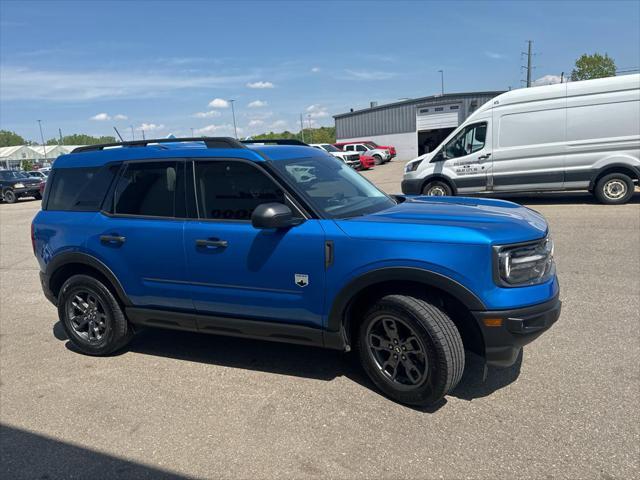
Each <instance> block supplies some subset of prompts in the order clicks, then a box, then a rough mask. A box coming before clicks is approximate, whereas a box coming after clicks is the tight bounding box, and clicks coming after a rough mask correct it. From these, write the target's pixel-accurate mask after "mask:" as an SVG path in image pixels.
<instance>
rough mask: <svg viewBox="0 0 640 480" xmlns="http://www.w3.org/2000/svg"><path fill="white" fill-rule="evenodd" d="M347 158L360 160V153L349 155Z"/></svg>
mask: <svg viewBox="0 0 640 480" xmlns="http://www.w3.org/2000/svg"><path fill="white" fill-rule="evenodd" d="M347 160H349V161H355V160H360V155H347Z"/></svg>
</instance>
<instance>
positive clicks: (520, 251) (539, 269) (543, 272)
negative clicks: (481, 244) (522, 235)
mask: <svg viewBox="0 0 640 480" xmlns="http://www.w3.org/2000/svg"><path fill="white" fill-rule="evenodd" d="M494 249H495V255H496V264H497V265H496V270H497V271H496V276H497V279H496V280H497V281H498V282H497V283H498V284H500V285H502V286H505V287H522V286H525V285H536V284H539V283H544V282H546V281H547V280H549V279H550V278H551V277H552V276H553V275H554V274H555V273H556V265H555V262H554V261H553V240H552V239H551V237H547V238H545V239H543V240H540V241H537V242H532V243H527V244H524V245H513V246H510V245H505V246H497V247H494Z"/></svg>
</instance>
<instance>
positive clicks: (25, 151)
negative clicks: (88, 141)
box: [0, 145, 81, 170]
mask: <svg viewBox="0 0 640 480" xmlns="http://www.w3.org/2000/svg"><path fill="white" fill-rule="evenodd" d="M80 146H81V145H47V146H45V147H43V146H41V145H15V146H13V147H0V169H9V170H18V169H20V168H21V167H22V162H23V161H25V160H28V161H30V162H32V163H35V164H38V165H48V164H50V163H51V162H53V161H54V160H55V159H56V158H58V157H59V156H60V155H64V154H66V153H70V152H71V151H72V150H73V149H74V148H77V147H80Z"/></svg>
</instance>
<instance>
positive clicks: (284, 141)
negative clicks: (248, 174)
mask: <svg viewBox="0 0 640 480" xmlns="http://www.w3.org/2000/svg"><path fill="white" fill-rule="evenodd" d="M240 143H246V144H249V145H253V144H258V145H259V144H267V143H268V144H273V145H301V146H303V147H308V146H309V144H308V143H304V142H301V141H300V140H296V139H295V138H265V139H261V140H240Z"/></svg>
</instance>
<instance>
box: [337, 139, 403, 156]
mask: <svg viewBox="0 0 640 480" xmlns="http://www.w3.org/2000/svg"><path fill="white" fill-rule="evenodd" d="M351 143H368V144H369V145H371V146H372V147H374V148H381V149H382V150H389V155H391V158H395V156H396V147H393V146H391V145H378V144H377V143H376V142H374V141H372V140H358V141H357V142H341V143H334V144H333V145H334V146H336V147H338V148H339V149H340V150H342V147H344V146H345V145H349V144H351Z"/></svg>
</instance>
